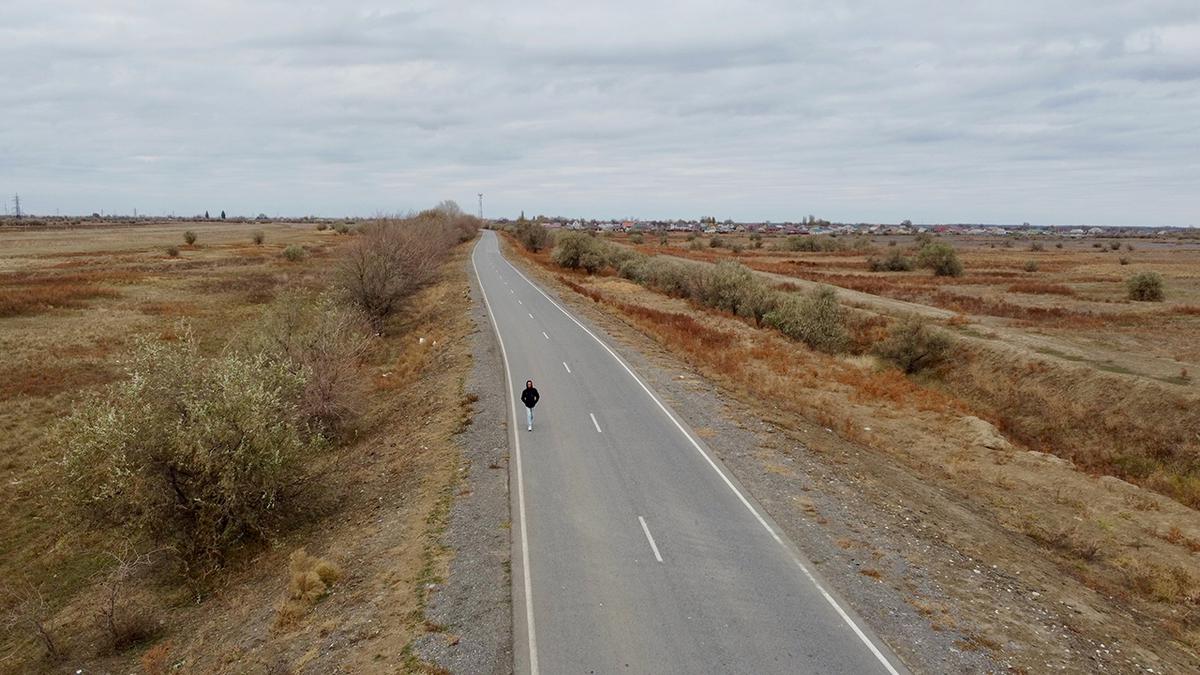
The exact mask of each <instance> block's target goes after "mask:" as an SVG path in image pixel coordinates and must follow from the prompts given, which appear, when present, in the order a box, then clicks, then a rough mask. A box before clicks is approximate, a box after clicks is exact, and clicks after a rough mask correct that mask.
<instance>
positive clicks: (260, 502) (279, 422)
mask: <svg viewBox="0 0 1200 675" xmlns="http://www.w3.org/2000/svg"><path fill="white" fill-rule="evenodd" d="M183 332H184V335H183V338H182V339H181V340H179V341H177V342H172V343H166V342H159V341H150V340H143V341H141V342H139V343H138V345H137V348H136V349H135V352H134V354H133V356H132V357H131V358H130V360H129V361H128V363H127V364H126V366H125V370H126V373H127V375H128V378H127V379H125V380H122V381H121V382H119V383H117V384H115V385H112V386H111V387H110V388H109V389H108V390H107V391H106V392H105V393H103V394H101V395H97V396H93V397H92V398H91V399H89V400H87V401H86V402H85V403H84V404H83V405H81V406H79V407H77V408H76V409H75V411H74V412H73V413H72V414H71V415H70V416H69V417H68V418H67V419H66V420H65V422H64V423H63V425H62V426H61V427H60V428H59V430H58V432H57V440H58V444H59V446H60V447H61V448H62V449H63V478H64V480H63V485H64V490H65V496H66V498H67V500H68V502H69V503H71V504H73V505H74V506H75V507H77V508H78V509H80V510H81V511H82V512H83V513H84V514H86V515H87V516H89V517H92V518H95V519H98V520H100V521H103V522H105V523H106V524H108V525H110V526H116V527H121V528H125V529H127V530H129V531H130V532H131V533H136V534H140V535H144V536H146V537H148V538H150V539H152V540H154V541H156V542H160V543H163V544H166V545H168V546H171V547H173V548H174V549H175V551H176V553H177V554H179V555H180V556H181V558H182V559H183V560H184V561H185V562H187V563H188V564H189V570H190V571H191V572H193V573H203V572H205V571H207V570H208V569H211V568H212V567H214V566H216V565H219V564H220V563H221V562H222V561H223V560H224V558H225V555H226V554H227V553H228V552H229V550H230V549H231V548H232V547H234V546H235V545H237V544H238V543H240V542H243V541H246V540H248V539H265V538H267V537H269V536H270V534H272V533H273V532H274V531H275V530H276V528H277V527H278V525H279V524H280V523H281V522H282V518H281V517H282V515H283V514H284V513H285V512H286V511H288V510H289V508H290V507H293V506H295V505H296V497H297V493H298V488H301V487H302V486H304V485H305V484H306V483H307V482H308V478H309V477H308V476H307V474H306V471H305V467H306V465H307V463H308V462H309V460H310V459H311V457H312V456H313V455H314V454H316V453H318V452H319V451H320V450H321V449H322V448H323V447H324V446H325V440H324V439H323V438H322V437H321V436H320V434H319V433H313V431H312V430H311V429H309V428H308V425H306V424H305V423H304V422H303V420H302V418H301V416H300V414H299V407H298V400H299V399H300V396H301V393H302V392H303V389H304V375H303V374H302V373H298V372H296V371H295V370H294V369H293V368H291V367H289V365H288V364H287V363H285V362H284V361H282V360H280V359H276V358H273V357H271V356H269V355H267V354H264V353H261V352H260V353H250V354H241V353H235V352H228V353H225V354H223V355H221V356H218V357H215V358H203V357H201V355H200V352H199V348H198V345H197V343H196V341H195V339H194V338H193V337H192V335H191V332H190V331H189V330H186V329H185V330H184V331H183Z"/></svg>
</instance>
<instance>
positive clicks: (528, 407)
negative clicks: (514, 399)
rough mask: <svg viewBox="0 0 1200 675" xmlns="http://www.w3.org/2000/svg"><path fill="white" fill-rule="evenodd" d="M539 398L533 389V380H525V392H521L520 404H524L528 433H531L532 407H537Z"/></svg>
mask: <svg viewBox="0 0 1200 675" xmlns="http://www.w3.org/2000/svg"><path fill="white" fill-rule="evenodd" d="M540 398H541V396H540V395H539V394H538V390H537V389H534V388H533V380H525V391H523V392H521V403H524V404H525V419H526V420H528V422H529V431H533V406H535V405H537V402H538V399H540Z"/></svg>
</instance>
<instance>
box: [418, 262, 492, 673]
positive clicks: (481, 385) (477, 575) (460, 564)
mask: <svg viewBox="0 0 1200 675" xmlns="http://www.w3.org/2000/svg"><path fill="white" fill-rule="evenodd" d="M465 263H466V266H467V268H468V271H467V274H468V276H469V277H470V282H471V283H470V285H471V290H470V295H471V298H470V300H471V306H470V309H469V311H470V314H471V319H472V321H473V322H474V325H475V329H474V332H473V334H472V335H471V338H470V339H471V355H472V366H471V373H470V376H469V377H468V379H467V381H466V382H464V383H463V392H464V394H466V395H467V396H472V395H473V396H477V397H478V399H477V400H476V401H475V402H474V404H473V412H472V417H471V419H470V423H469V424H468V425H467V426H466V428H465V430H464V431H463V432H462V433H461V434H459V435H458V436H457V438H458V444H459V449H460V452H461V457H462V461H461V465H460V472H461V474H460V477H459V484H458V490H457V491H456V494H455V498H454V503H453V506H452V507H451V509H450V518H449V522H448V525H447V527H446V531H445V533H444V534H443V537H442V545H443V546H444V547H446V548H447V549H449V550H450V551H451V553H452V555H453V558H452V560H451V562H450V570H449V574H448V576H447V578H446V580H445V583H443V584H441V585H440V586H438V587H436V588H435V589H432V593H431V595H430V597H429V604H428V607H427V609H426V613H425V615H426V619H427V622H428V623H429V624H430V625H429V628H430V629H431V632H429V633H427V634H426V635H424V636H422V637H421V638H420V639H418V640H417V641H416V644H415V649H416V653H417V654H418V655H419V656H420V658H421V659H422V660H424V661H426V662H428V663H430V664H434V665H437V666H439V667H441V668H445V669H447V670H449V671H450V672H454V673H491V674H492V675H503V674H505V673H511V672H512V670H513V654H512V644H513V642H512V607H511V599H512V598H511V581H510V578H509V576H510V573H509V569H510V557H509V553H510V541H509V528H508V523H509V507H508V502H509V495H508V432H507V429H506V427H505V425H504V421H505V411H506V410H508V402H507V399H506V397H505V396H506V392H505V390H504V385H503V383H504V368H503V363H502V361H501V357H500V349H499V345H498V344H497V342H496V338H495V333H494V332H493V330H492V327H491V324H490V322H489V320H488V316H487V311H486V309H485V308H484V306H483V300H482V296H481V295H480V291H479V284H478V280H477V279H476V278H475V274H474V272H473V271H472V270H471V261H470V258H469V257H468V259H467V260H466V261H465Z"/></svg>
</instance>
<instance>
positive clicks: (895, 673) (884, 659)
mask: <svg viewBox="0 0 1200 675" xmlns="http://www.w3.org/2000/svg"><path fill="white" fill-rule="evenodd" d="M500 259H501V260H503V261H504V264H505V265H508V266H509V267H510V268H512V271H514V272H516V273H517V274H518V275H519V276H520V277H521V278H522V279H524V280H525V283H527V284H529V285H530V286H532V287H533V290H535V291H537V292H538V293H541V294H542V297H543V298H546V299H547V300H549V301H550V304H552V305H554V306H555V307H556V308H558V311H560V312H562V313H563V314H564V315H566V317H567V318H568V319H570V320H571V321H573V322H574V323H575V325H576V326H579V327H580V328H581V329H582V330H583V332H585V333H587V334H588V335H590V336H591V337H592V339H593V340H595V341H596V342H597V343H599V344H600V346H601V347H603V348H604V351H606V352H608V353H609V355H610V356H612V357H613V359H615V360H616V362H617V363H619V364H620V365H621V367H622V368H624V369H625V372H627V373H629V376H630V377H632V378H633V379H634V381H635V382H637V383H638V384H639V385H640V386H641V387H642V390H643V391H645V392H646V394H647V395H648V396H649V397H650V398H651V399H652V400H653V401H654V402H655V403H656V404H658V408H659V410H662V411H663V414H665V415H666V416H667V418H668V419H670V420H671V422H672V423H674V424H675V428H677V429H679V432H680V433H682V434H683V435H684V436H685V437H687V439H688V441H690V442H691V444H692V447H693V448H695V449H696V452H699V453H700V455H701V456H702V457H704V459H705V460H706V461H707V462H708V465H709V466H711V467H712V469H713V471H716V472H717V475H718V476H720V477H721V480H722V481H724V483H725V485H726V486H728V487H729V489H730V490H732V491H733V494H735V495H737V498H738V500H739V501H741V502H742V505H744V506H745V507H746V508H747V509H748V510H749V511H750V513H751V514H752V515H753V516H754V518H755V519H756V520H758V523H759V524H760V525H762V526H763V529H765V530H766V531H767V532H768V533H769V534H770V535H771V537H772V538H774V539H775V541H776V542H778V543H779V545H780V546H782V547H783V549H784V550H785V551H786V552H787V554H788V555H789V556H791V558H792V562H794V563H795V564H796V566H797V567H799V568H800V571H801V572H803V573H804V576H806V577H808V580H809V581H810V582H812V585H813V586H816V587H817V590H818V591H820V592H821V595H822V596H824V597H825V600H826V601H828V602H829V604H830V605H832V606H833V608H834V610H836V611H837V613H838V615H839V616H841V617H842V620H843V621H845V622H846V625H848V626H850V628H851V629H852V630H853V631H854V634H855V635H857V636H858V639H859V640H861V641H862V643H863V644H864V645H866V646H867V649H869V650H871V653H872V654H874V655H875V658H876V659H877V660H878V661H879V663H881V664H883V667H884V668H886V669H887V671H888V673H891V675H900V672H899V671H897V670H896V668H895V667H894V666H893V665H892V664H891V663H890V662H889V661H888V660H887V657H886V656H884V655H883V652H881V651H879V647H876V646H875V643H874V642H872V641H871V639H870V638H868V637H867V634H866V633H864V632H863V630H862V628H859V626H858V624H857V623H855V622H854V620H853V619H851V618H850V615H849V614H847V613H846V610H844V609H842V606H841V605H840V604H838V601H837V600H835V599H834V598H833V596H832V595H830V594H829V591H827V590H825V587H824V586H822V585H821V583H820V582H819V581H817V578H816V577H815V576H814V575H813V573H812V572H811V571H810V570H809V569H808V566H807V565H805V564H804V562H803V561H801V560H800V558H798V557H797V556H796V554H795V553H794V552H793V551H792V550H791V549H790V548H789V547H788V546H787V544H785V543H784V541H783V538H782V537H780V536H779V534H778V533H776V532H775V530H774V528H772V527H771V525H770V524H769V523H768V522H767V521H766V519H765V518H763V517H762V516H761V515H759V513H758V510H757V509H755V508H754V505H753V504H751V503H750V500H748V499H746V496H745V495H743V494H742V492H741V490H738V489H737V486H735V485H734V484H733V481H731V480H729V477H728V476H726V475H725V472H724V471H722V470H721V467H719V466H717V463H716V462H714V461H713V459H712V457H709V456H708V453H707V452H705V451H704V448H702V447H700V443H699V442H697V441H696V439H695V438H692V435H691V434H689V433H688V432H687V429H685V428H684V427H683V424H681V423H680V422H679V420H677V419H675V416H674V415H672V414H671V411H670V410H668V409H667V406H665V405H663V402H662V401H660V400H658V397H657V396H655V395H654V392H653V391H650V387H647V386H646V383H645V382H642V378H640V377H638V376H637V374H636V373H634V372H633V369H631V368H630V367H629V366H628V365H626V364H625V361H623V360H622V359H621V357H620V356H617V353H616V352H614V351H613V350H612V348H611V347H609V346H608V345H607V344H605V343H604V340H601V339H600V338H598V337H596V334H595V333H593V332H592V331H590V330H588V327H587V326H585V325H583V324H582V323H580V322H579V319H576V318H575V317H574V316H573V315H572V314H571V313H570V312H568V311H567V310H565V309H563V307H562V305H560V304H558V303H557V302H555V301H554V299H553V298H551V297H550V296H549V295H546V292H545V291H543V290H542V289H541V288H539V287H538V286H537V284H535V283H533V282H532V281H530V280H529V277H527V276H525V273H524V272H522V271H521V270H519V269H517V268H516V266H514V265H513V264H512V263H510V262H509V261H508V258H505V257H504V255H503V254H501V256H500ZM514 410H515V409H514ZM513 414H514V415H515V414H516V413H515V412H514V413H513Z"/></svg>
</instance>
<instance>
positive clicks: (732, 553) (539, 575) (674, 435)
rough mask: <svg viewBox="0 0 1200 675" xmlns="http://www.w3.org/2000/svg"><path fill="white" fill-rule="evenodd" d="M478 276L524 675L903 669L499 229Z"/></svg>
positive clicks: (519, 665)
mask: <svg viewBox="0 0 1200 675" xmlns="http://www.w3.org/2000/svg"><path fill="white" fill-rule="evenodd" d="M472 264H473V265H474V268H475V273H476V276H477V277H478V279H479V284H480V287H481V288H482V289H483V293H484V298H485V302H486V304H487V306H488V312H489V314H490V316H491V318H492V321H493V324H494V325H495V328H496V332H497V335H498V336H499V339H500V346H501V352H502V355H503V358H504V362H505V369H506V371H507V372H506V376H507V383H508V387H509V404H510V406H511V410H510V414H511V418H512V420H513V423H512V430H513V439H512V441H513V442H512V461H511V463H510V465H511V467H512V480H511V486H512V494H513V504H512V513H513V522H512V528H513V556H512V559H513V566H512V575H513V635H514V640H515V642H516V644H515V646H514V654H515V662H516V663H515V666H516V671H517V672H518V673H535V674H536V673H547V674H553V675H557V674H558V673H896V672H904V669H903V666H902V665H901V663H900V661H899V660H898V659H896V657H895V656H894V655H893V654H892V653H891V651H890V650H888V649H887V648H886V647H885V646H884V645H883V643H882V642H881V641H879V640H878V639H877V638H876V637H875V636H874V635H873V634H872V633H871V632H870V631H869V629H868V628H867V627H866V626H865V625H864V624H863V623H862V621H861V619H859V618H858V617H857V616H855V615H854V614H853V612H851V610H850V608H849V607H848V606H847V605H846V603H845V602H844V601H842V600H841V599H839V598H836V597H835V596H834V595H833V594H832V591H831V590H829V589H828V586H827V585H825V583H824V582H823V581H822V580H820V579H819V578H818V577H816V576H815V572H814V571H813V566H812V564H811V563H809V562H808V561H807V560H805V559H804V558H803V557H802V556H801V555H800V553H799V552H798V551H797V550H796V548H795V547H794V546H793V545H792V544H791V543H790V542H788V541H787V540H786V539H785V538H783V535H782V534H780V530H779V528H778V526H777V525H775V523H773V522H772V521H771V520H770V519H769V518H767V517H766V514H765V513H764V512H763V511H762V510H761V508H760V507H758V505H757V504H755V503H754V502H753V501H752V500H750V499H749V496H748V495H746V493H745V491H744V490H742V488H741V487H740V486H739V485H738V484H737V482H736V481H734V480H733V478H732V476H730V475H729V474H728V472H727V471H726V470H725V469H724V467H722V466H721V465H720V463H719V462H717V460H716V459H715V458H714V456H713V455H712V453H711V452H710V451H709V450H708V449H707V448H706V447H705V446H704V444H703V443H701V442H700V440H699V439H698V438H697V437H696V435H695V434H694V433H693V432H692V431H691V430H690V429H688V428H687V426H686V425H684V424H683V423H682V421H681V420H680V418H679V416H678V415H676V414H675V413H674V412H673V411H671V410H670V408H669V407H667V406H665V404H663V403H662V402H661V401H662V399H661V397H659V396H658V395H657V394H655V393H654V392H653V391H652V390H651V389H649V388H648V387H647V386H646V385H645V384H644V383H643V382H642V380H641V379H640V378H639V377H638V376H637V375H636V374H635V373H634V371H632V370H631V369H630V368H629V367H628V366H627V365H626V364H625V362H624V361H623V360H622V359H621V358H619V356H618V355H617V353H616V352H615V350H612V349H611V348H610V347H608V346H607V345H608V343H609V340H608V339H607V337H606V336H605V335H603V334H601V333H600V332H599V331H597V330H596V329H594V328H591V327H589V326H586V324H583V323H581V322H580V321H578V320H577V319H576V318H574V317H573V316H572V315H571V314H569V313H568V312H567V310H566V308H565V307H562V306H561V305H560V304H558V303H556V302H555V301H554V300H552V299H551V298H550V297H549V296H547V295H546V294H545V293H544V292H543V291H542V290H541V289H540V288H538V287H537V286H536V285H535V284H534V283H533V282H532V281H531V280H530V279H528V278H526V277H525V276H524V275H523V274H522V273H521V272H519V271H518V270H517V269H516V268H514V267H513V266H512V265H510V264H509V263H508V262H507V261H506V260H505V259H504V257H503V256H502V255H501V254H500V251H499V248H498V240H497V237H496V235H495V233H494V232H490V231H484V233H483V237H482V239H481V240H480V241H479V243H478V244H477V245H476V246H475V249H474V251H473V252H472ZM530 379H531V380H533V381H534V385H535V386H536V387H537V388H538V390H539V391H540V393H541V397H542V398H541V402H540V403H539V404H538V406H537V408H536V409H535V415H536V419H535V421H534V429H533V431H527V430H526V425H525V410H524V406H522V405H521V403H520V401H519V398H518V397H519V395H520V390H521V389H522V388H524V386H525V381H526V380H530Z"/></svg>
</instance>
